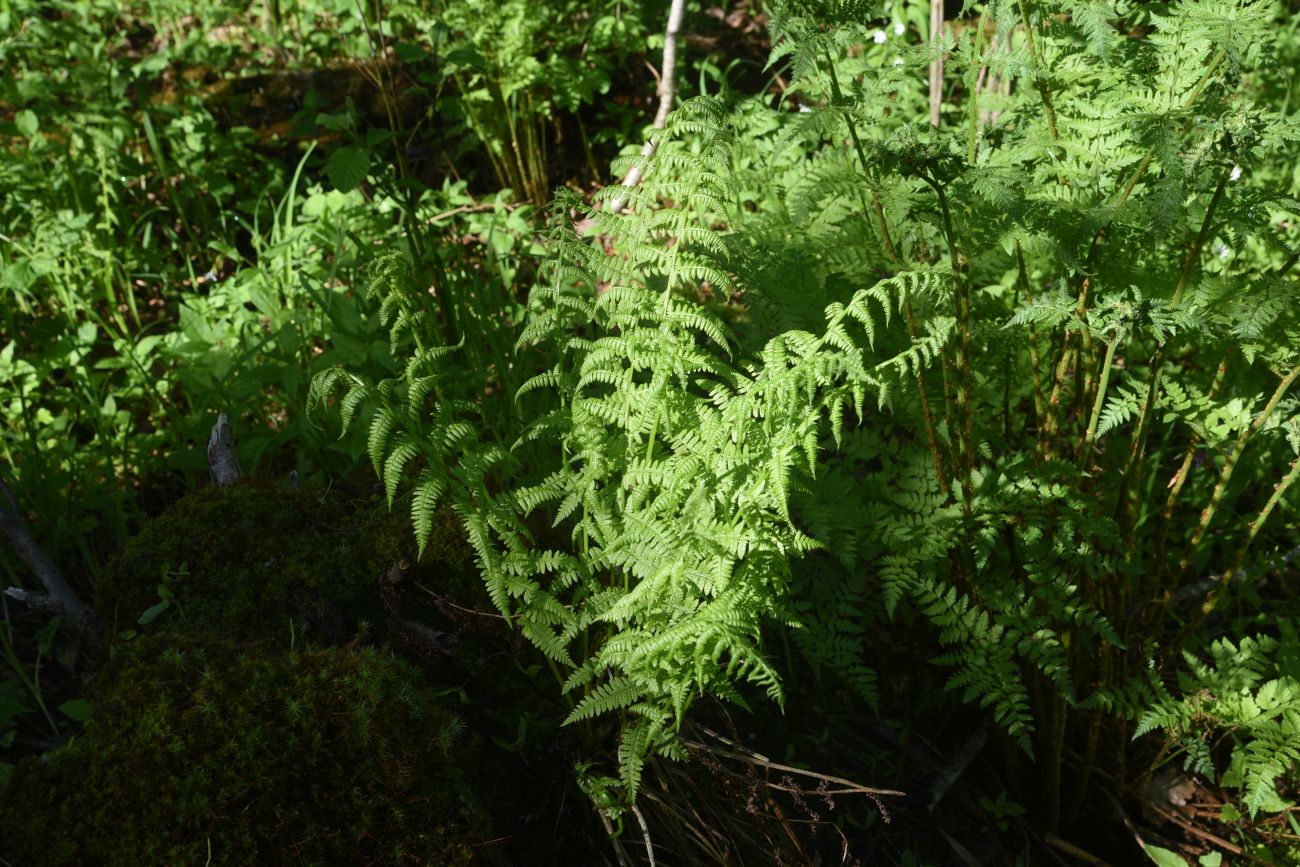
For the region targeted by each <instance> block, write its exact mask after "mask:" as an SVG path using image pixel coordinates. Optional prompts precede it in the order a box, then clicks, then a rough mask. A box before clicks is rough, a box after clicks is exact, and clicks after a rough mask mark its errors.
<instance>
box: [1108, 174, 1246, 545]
mask: <svg viewBox="0 0 1300 867" xmlns="http://www.w3.org/2000/svg"><path fill="white" fill-rule="evenodd" d="M1230 173H1231V168H1230V167H1228V166H1225V167H1224V169H1223V173H1222V174H1221V175H1220V177H1219V185H1218V186H1217V187H1216V188H1215V190H1214V195H1213V196H1211V197H1210V203H1209V204H1208V205H1207V206H1206V208H1205V216H1204V217H1203V218H1202V219H1201V228H1200V231H1198V232H1197V233H1196V239H1195V240H1194V241H1193V242H1192V245H1191V247H1190V248H1189V249H1188V251H1187V255H1186V256H1185V257H1184V259H1183V268H1182V273H1181V274H1180V275H1179V278H1178V285H1177V287H1176V288H1175V289H1174V296H1173V298H1172V299H1170V301H1169V306H1170V307H1177V306H1179V304H1181V303H1182V300H1183V292H1184V290H1185V289H1186V288H1187V284H1188V282H1189V281H1190V279H1191V273H1192V271H1193V267H1194V265H1195V264H1197V263H1198V262H1200V259H1201V250H1202V249H1203V248H1204V246H1205V242H1206V240H1208V239H1209V235H1210V227H1211V225H1212V224H1213V221H1214V212H1215V210H1216V209H1217V208H1218V206H1219V203H1220V202H1221V201H1222V200H1223V190H1224V187H1225V186H1226V185H1227V183H1228V177H1229V176H1230ZM1164 354H1165V347H1164V346H1161V347H1160V348H1158V349H1157V350H1156V352H1155V356H1154V357H1153V358H1152V360H1151V382H1150V384H1149V386H1148V388H1147V396H1146V400H1145V401H1143V403H1142V410H1141V412H1140V413H1139V414H1138V420H1137V428H1136V430H1135V431H1134V433H1133V441H1132V444H1131V446H1130V447H1129V455H1128V460H1127V461H1126V462H1125V464H1124V472H1123V474H1122V475H1121V476H1120V481H1119V493H1118V496H1117V498H1116V501H1115V509H1116V516H1122V515H1123V513H1124V511H1125V510H1126V509H1127V508H1128V492H1129V490H1130V489H1133V490H1137V489H1138V488H1139V485H1137V484H1135V483H1136V482H1137V481H1138V479H1137V476H1138V475H1139V473H1140V463H1139V461H1140V460H1141V457H1142V455H1143V454H1145V452H1146V440H1147V435H1148V433H1149V432H1150V420H1151V415H1152V413H1151V410H1152V408H1153V407H1154V406H1155V403H1156V398H1157V396H1158V394H1159V393H1160V373H1161V370H1162V368H1163V366H1164ZM1120 523H1121V524H1124V525H1126V526H1127V524H1126V522H1124V521H1121V522H1120ZM1130 537H1131V533H1130Z"/></svg>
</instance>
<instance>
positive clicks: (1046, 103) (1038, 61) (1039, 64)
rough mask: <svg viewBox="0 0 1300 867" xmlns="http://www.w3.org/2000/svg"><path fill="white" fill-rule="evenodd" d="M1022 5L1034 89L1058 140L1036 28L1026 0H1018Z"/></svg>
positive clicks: (1021, 16) (1052, 133) (1022, 17)
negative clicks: (1035, 34) (1036, 37)
mask: <svg viewBox="0 0 1300 867" xmlns="http://www.w3.org/2000/svg"><path fill="white" fill-rule="evenodd" d="M1018 2H1019V6H1020V20H1021V22H1023V24H1024V25H1025V39H1026V41H1027V42H1028V44H1029V56H1030V57H1031V58H1033V61H1034V89H1035V90H1037V91H1038V95H1039V96H1041V97H1042V99H1043V110H1044V111H1045V112H1046V113H1047V129H1048V131H1049V132H1050V133H1051V135H1052V141H1057V140H1058V139H1059V138H1060V136H1059V135H1058V134H1057V131H1056V109H1054V108H1053V107H1052V89H1051V88H1050V87H1048V86H1047V83H1046V82H1045V81H1044V80H1043V79H1042V70H1043V61H1042V58H1041V57H1040V56H1039V54H1038V45H1037V43H1036V42H1035V41H1034V28H1033V26H1032V25H1030V23H1029V10H1028V9H1026V8H1025V0H1018Z"/></svg>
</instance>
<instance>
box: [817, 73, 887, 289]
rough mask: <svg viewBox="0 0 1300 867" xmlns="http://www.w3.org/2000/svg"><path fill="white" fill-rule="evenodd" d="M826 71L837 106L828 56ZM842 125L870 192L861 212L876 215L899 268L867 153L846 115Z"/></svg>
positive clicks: (838, 100)
mask: <svg viewBox="0 0 1300 867" xmlns="http://www.w3.org/2000/svg"><path fill="white" fill-rule="evenodd" d="M826 69H827V70H828V71H829V73H830V80H831V98H832V99H834V100H835V102H836V104H837V105H838V104H839V103H841V102H843V101H844V93H843V91H841V90H840V79H839V76H838V75H836V74H835V63H834V62H833V61H832V60H831V57H830V55H829V54H827V56H826ZM844 125H845V126H846V127H848V130H849V139H850V140H851V141H852V142H853V150H854V151H855V152H856V153H857V155H858V162H860V163H862V175H863V178H864V179H866V180H867V182H868V187H869V188H870V190H871V203H870V205H869V206H868V204H867V201H866V200H865V199H863V201H862V209H863V211H867V210H870V211H871V212H872V213H874V214H875V215H876V226H877V228H878V229H879V230H880V242H881V244H882V245H883V246H884V248H885V255H887V256H888V257H889V259H890V261H891V262H893V263H894V264H895V265H896V266H899V267H901V266H902V265H903V259H902V257H901V256H899V255H898V250H897V249H895V247H894V240H893V238H892V237H891V236H890V234H889V224H888V223H886V222H885V209H884V207H883V206H882V205H881V204H880V196H879V195H877V194H876V189H875V186H874V185H872V184H871V183H870V182H871V180H872V176H871V164H870V163H869V162H867V151H866V149H865V148H864V147H863V146H862V140H861V139H860V138H858V130H857V127H855V126H854V125H853V122H852V121H851V120H850V119H849V117H848V114H847V113H845V115H844Z"/></svg>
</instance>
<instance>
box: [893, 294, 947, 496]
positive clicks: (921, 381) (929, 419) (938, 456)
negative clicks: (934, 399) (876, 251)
mask: <svg viewBox="0 0 1300 867" xmlns="http://www.w3.org/2000/svg"><path fill="white" fill-rule="evenodd" d="M903 314H904V315H905V316H906V317H907V334H908V336H909V337H910V338H911V339H912V341H913V342H916V317H915V316H914V315H912V302H911V301H904V302H903ZM916 388H917V391H918V392H919V393H920V397H921V416H922V418H923V419H924V420H925V440H926V442H927V443H929V445H930V455H931V457H933V458H934V472H935V477H936V478H937V479H938V480H939V490H940V491H942V492H943V495H944V496H945V497H946V496H948V478H947V474H945V473H944V471H943V453H942V452H941V451H940V449H939V435H938V433H936V432H935V429H934V415H933V414H932V413H931V412H930V396H929V393H928V392H927V391H926V388H925V372H924V371H923V370H921V368H920V366H918V367H917V369H916Z"/></svg>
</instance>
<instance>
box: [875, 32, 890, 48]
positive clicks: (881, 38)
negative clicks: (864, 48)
mask: <svg viewBox="0 0 1300 867" xmlns="http://www.w3.org/2000/svg"><path fill="white" fill-rule="evenodd" d="M888 38H889V37H887V36H885V31H883V30H877V31H876V32H875V33H873V34H871V40H872V41H873V42H875V43H876V44H877V45H884V44H885V40H886V39H888Z"/></svg>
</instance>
